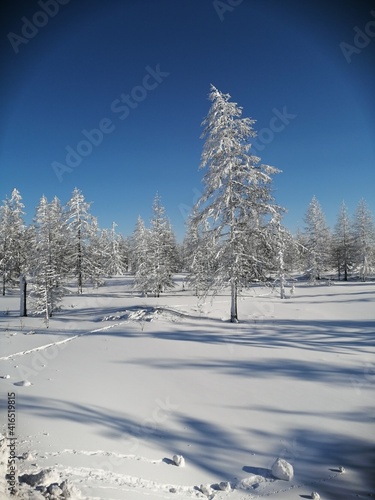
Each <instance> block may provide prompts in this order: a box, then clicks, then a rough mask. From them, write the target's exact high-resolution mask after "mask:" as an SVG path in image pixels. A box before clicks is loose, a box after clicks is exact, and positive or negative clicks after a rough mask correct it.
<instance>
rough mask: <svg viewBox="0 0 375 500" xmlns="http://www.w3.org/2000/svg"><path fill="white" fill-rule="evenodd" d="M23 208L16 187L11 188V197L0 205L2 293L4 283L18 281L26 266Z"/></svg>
mask: <svg viewBox="0 0 375 500" xmlns="http://www.w3.org/2000/svg"><path fill="white" fill-rule="evenodd" d="M24 208H25V207H24V205H23V203H22V197H21V195H20V193H19V191H18V190H17V189H13V191H12V195H11V198H10V199H8V198H6V199H5V200H4V202H3V205H2V206H1V207H0V270H1V273H2V294H3V295H5V291H6V284H7V283H12V284H13V283H15V282H18V279H19V277H20V274H21V273H22V272H23V270H24V268H25V266H26V249H27V246H26V244H25V241H24V234H25V225H24V222H23V216H24V211H23V209H24Z"/></svg>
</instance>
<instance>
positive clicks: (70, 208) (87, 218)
mask: <svg viewBox="0 0 375 500" xmlns="http://www.w3.org/2000/svg"><path fill="white" fill-rule="evenodd" d="M90 205H91V203H88V202H86V200H85V197H84V196H83V194H82V193H81V191H80V190H79V189H77V188H75V189H74V190H73V193H72V197H71V198H70V200H69V201H68V203H67V210H66V221H67V226H68V230H69V244H70V245H69V261H70V269H71V270H72V271H73V274H74V276H75V277H76V279H77V287H78V293H82V287H83V284H84V283H85V282H86V281H88V280H89V279H90V278H92V277H94V279H95V276H97V272H96V271H95V269H96V267H95V263H94V262H93V260H94V259H93V257H92V253H91V252H90V239H91V238H93V235H94V233H95V232H96V230H97V225H96V224H94V226H93V217H92V215H91V213H90ZM91 251H92V247H91Z"/></svg>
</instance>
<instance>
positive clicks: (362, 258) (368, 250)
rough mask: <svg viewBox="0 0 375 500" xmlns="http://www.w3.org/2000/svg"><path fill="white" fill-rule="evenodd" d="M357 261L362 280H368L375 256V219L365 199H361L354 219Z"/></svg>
mask: <svg viewBox="0 0 375 500" xmlns="http://www.w3.org/2000/svg"><path fill="white" fill-rule="evenodd" d="M353 237H354V253H355V262H356V264H357V266H358V267H359V275H360V278H361V280H362V281H366V279H367V277H368V274H369V272H370V270H371V269H372V267H373V265H374V258H375V225H374V219H373V216H372V214H371V212H370V210H369V209H368V207H367V204H366V201H365V200H364V199H362V200H360V202H359V204H358V206H357V209H356V212H355V214H354V221H353Z"/></svg>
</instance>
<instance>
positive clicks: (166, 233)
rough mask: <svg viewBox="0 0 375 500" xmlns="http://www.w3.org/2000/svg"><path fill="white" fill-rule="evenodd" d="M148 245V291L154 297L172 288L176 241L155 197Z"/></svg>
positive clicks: (175, 260) (157, 197) (163, 210)
mask: <svg viewBox="0 0 375 500" xmlns="http://www.w3.org/2000/svg"><path fill="white" fill-rule="evenodd" d="M152 210H153V216H152V219H151V229H150V237H149V245H148V259H147V264H148V289H149V290H150V292H151V293H153V294H154V295H155V297H159V295H160V293H161V292H164V291H165V290H167V289H168V288H173V287H174V286H175V285H174V283H173V279H172V275H173V273H174V272H176V269H177V245H176V239H175V236H174V233H173V230H172V227H171V224H170V222H169V220H168V218H167V217H166V215H165V209H164V207H163V206H162V204H161V201H160V197H159V196H158V195H156V196H155V199H154V203H153V206H152Z"/></svg>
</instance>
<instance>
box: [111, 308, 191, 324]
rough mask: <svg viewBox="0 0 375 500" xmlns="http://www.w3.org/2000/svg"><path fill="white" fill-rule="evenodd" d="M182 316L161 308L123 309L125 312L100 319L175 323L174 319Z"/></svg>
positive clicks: (179, 313) (172, 310)
mask: <svg viewBox="0 0 375 500" xmlns="http://www.w3.org/2000/svg"><path fill="white" fill-rule="evenodd" d="M182 316H183V314H182V313H181V312H179V311H176V310H174V309H170V308H168V309H166V308H163V307H152V306H150V307H134V308H132V309H125V311H117V312H116V313H113V314H108V315H107V316H104V317H103V318H102V321H117V320H123V321H146V322H151V321H153V320H154V319H158V318H160V319H166V320H168V321H175V320H176V318H181V317H182Z"/></svg>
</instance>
